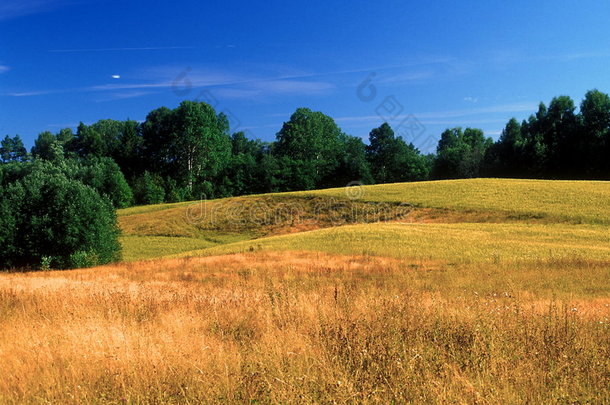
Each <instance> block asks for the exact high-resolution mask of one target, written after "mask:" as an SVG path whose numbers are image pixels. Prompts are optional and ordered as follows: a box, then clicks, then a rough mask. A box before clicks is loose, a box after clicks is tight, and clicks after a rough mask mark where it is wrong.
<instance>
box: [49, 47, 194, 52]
mask: <svg viewBox="0 0 610 405" xmlns="http://www.w3.org/2000/svg"><path fill="white" fill-rule="evenodd" d="M176 49H195V47H194V46H148V47H139V48H84V49H50V50H49V52H54V53H71V52H128V51H168V50H176Z"/></svg>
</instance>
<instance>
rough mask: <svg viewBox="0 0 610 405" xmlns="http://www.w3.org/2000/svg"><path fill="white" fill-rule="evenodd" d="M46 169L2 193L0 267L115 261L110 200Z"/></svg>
mask: <svg viewBox="0 0 610 405" xmlns="http://www.w3.org/2000/svg"><path fill="white" fill-rule="evenodd" d="M45 167H46V166H44V165H41V166H39V167H38V168H37V169H36V170H34V171H32V172H31V173H29V174H27V175H26V176H25V177H23V178H22V179H20V180H17V181H15V182H13V183H11V184H9V185H8V186H7V187H6V189H5V190H4V191H3V195H2V200H1V203H0V214H2V219H1V221H2V223H1V225H2V231H1V232H0V242H1V243H2V245H3V249H2V252H0V266H1V267H3V268H7V267H23V268H43V267H45V268H73V267H87V266H94V265H99V264H105V263H109V262H113V261H117V260H119V259H120V248H121V247H120V244H119V242H118V235H119V228H118V226H117V220H116V214H115V212H114V209H113V207H112V204H111V202H110V201H109V200H108V199H107V198H106V197H101V196H100V195H99V194H98V193H97V192H96V191H95V190H94V189H93V188H91V187H89V186H86V185H84V184H82V183H81V182H79V181H76V180H72V179H68V178H67V177H66V176H65V175H64V174H62V173H60V172H59V171H57V170H53V169H52V168H49V167H46V169H47V170H45ZM5 214H6V215H5Z"/></svg>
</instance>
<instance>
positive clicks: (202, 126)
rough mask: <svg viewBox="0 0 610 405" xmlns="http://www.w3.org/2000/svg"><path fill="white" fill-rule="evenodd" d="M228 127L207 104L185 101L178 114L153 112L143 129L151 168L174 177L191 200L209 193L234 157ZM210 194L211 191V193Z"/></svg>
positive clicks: (221, 115) (224, 120) (161, 111)
mask: <svg viewBox="0 0 610 405" xmlns="http://www.w3.org/2000/svg"><path fill="white" fill-rule="evenodd" d="M227 131H228V123H227V119H226V117H225V116H224V115H223V114H218V115H217V114H216V112H215V111H214V109H213V108H212V107H211V106H210V105H209V104H206V103H198V102H193V101H184V102H182V103H181V104H180V106H178V108H176V109H174V110H169V109H167V108H164V107H163V108H159V109H157V110H155V111H152V112H151V113H150V114H149V115H148V116H147V118H146V122H145V123H144V124H143V125H142V137H143V154H144V155H145V156H146V157H147V161H148V162H147V167H148V168H149V170H151V171H152V172H155V173H158V174H159V175H161V176H171V177H172V178H173V179H174V180H176V182H177V184H178V186H180V187H186V188H187V189H188V191H189V194H190V196H191V197H197V196H198V195H200V194H202V193H204V192H205V191H208V189H209V187H208V186H206V185H205V184H209V183H211V182H213V181H214V180H216V177H217V176H218V174H219V173H220V172H221V171H222V170H223V169H224V168H225V166H226V164H227V161H228V160H229V157H230V154H231V139H230V137H229V135H228V132H227ZM208 192H209V191H208Z"/></svg>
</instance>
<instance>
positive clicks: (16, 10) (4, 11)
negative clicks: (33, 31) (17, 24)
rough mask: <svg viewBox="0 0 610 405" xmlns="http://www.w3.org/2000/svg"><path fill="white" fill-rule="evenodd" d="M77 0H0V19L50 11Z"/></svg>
mask: <svg viewBox="0 0 610 405" xmlns="http://www.w3.org/2000/svg"><path fill="white" fill-rule="evenodd" d="M76 2H78V1H77V0H2V2H0V21H2V20H9V19H12V18H17V17H22V16H25V15H29V14H36V13H41V12H45V11H50V10H53V9H56V8H58V7H61V6H65V5H69V4H73V3H76Z"/></svg>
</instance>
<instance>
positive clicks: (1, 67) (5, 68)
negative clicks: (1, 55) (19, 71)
mask: <svg viewBox="0 0 610 405" xmlns="http://www.w3.org/2000/svg"><path fill="white" fill-rule="evenodd" d="M9 70H11V68H9V67H8V66H6V65H0V74H2V73H6V72H8V71H9Z"/></svg>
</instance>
